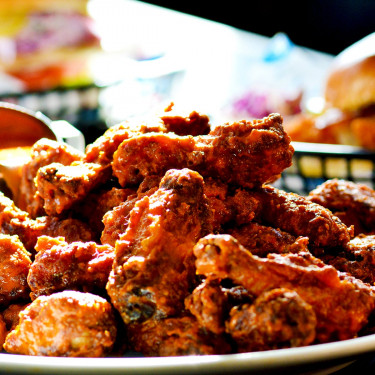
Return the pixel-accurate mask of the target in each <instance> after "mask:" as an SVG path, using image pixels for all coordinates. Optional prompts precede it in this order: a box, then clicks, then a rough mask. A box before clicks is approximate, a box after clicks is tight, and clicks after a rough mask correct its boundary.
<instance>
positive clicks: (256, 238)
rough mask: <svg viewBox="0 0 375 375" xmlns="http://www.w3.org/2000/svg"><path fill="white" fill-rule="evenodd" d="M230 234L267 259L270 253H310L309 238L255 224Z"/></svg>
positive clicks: (232, 230) (232, 231)
mask: <svg viewBox="0 0 375 375" xmlns="http://www.w3.org/2000/svg"><path fill="white" fill-rule="evenodd" d="M227 233H228V234H230V235H231V236H233V237H234V238H236V239H237V240H238V241H239V242H240V243H241V245H242V246H244V247H246V249H247V250H250V251H251V253H252V254H253V255H257V256H260V257H265V256H267V254H270V253H279V254H283V253H285V254H286V253H298V252H300V251H308V248H307V245H308V242H309V240H308V238H307V237H298V238H296V237H294V236H292V235H291V234H289V233H287V232H283V231H281V230H279V229H274V228H271V227H267V226H264V225H260V224H258V223H255V222H250V223H248V224H244V225H242V226H236V227H234V228H230V229H229V230H228V231H227Z"/></svg>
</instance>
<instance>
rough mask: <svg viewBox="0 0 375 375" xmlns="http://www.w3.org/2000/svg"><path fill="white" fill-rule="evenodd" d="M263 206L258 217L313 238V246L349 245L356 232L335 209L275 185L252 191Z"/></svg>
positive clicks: (298, 234) (294, 232)
mask: <svg viewBox="0 0 375 375" xmlns="http://www.w3.org/2000/svg"><path fill="white" fill-rule="evenodd" d="M251 193H252V194H251V195H252V196H253V197H254V198H256V199H258V200H259V202H260V204H259V207H261V210H260V211H259V214H258V216H257V217H255V218H254V221H257V222H261V223H264V224H267V225H270V226H271V227H273V228H279V229H281V230H283V231H285V232H288V233H290V234H292V235H294V236H304V237H308V238H309V244H310V247H311V248H318V247H322V248H325V247H328V248H332V247H337V246H345V245H346V244H347V243H348V242H349V241H350V239H351V238H352V236H353V231H352V228H348V227H347V226H346V225H345V224H344V223H342V222H341V220H340V219H338V218H337V217H336V216H334V215H333V214H332V212H331V211H330V210H328V209H326V208H324V207H323V206H320V205H318V204H316V203H313V202H311V201H310V200H308V199H307V198H305V197H303V196H300V195H298V194H294V193H288V192H285V191H283V190H280V189H277V188H275V187H272V186H263V187H262V188H259V189H257V190H254V191H253V192H251Z"/></svg>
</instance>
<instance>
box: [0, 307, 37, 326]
mask: <svg viewBox="0 0 375 375" xmlns="http://www.w3.org/2000/svg"><path fill="white" fill-rule="evenodd" d="M30 303H31V301H30V302H27V303H12V304H11V305H9V306H8V307H7V308H6V309H5V310H4V311H2V313H1V315H2V317H3V320H4V322H5V325H6V328H7V330H8V331H11V330H13V329H14V328H16V327H17V325H18V323H19V321H20V317H19V314H20V312H21V311H22V310H24V309H25V308H26V307H27V306H29V305H30Z"/></svg>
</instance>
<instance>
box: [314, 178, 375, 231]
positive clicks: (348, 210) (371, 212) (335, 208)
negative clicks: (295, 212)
mask: <svg viewBox="0 0 375 375" xmlns="http://www.w3.org/2000/svg"><path fill="white" fill-rule="evenodd" d="M307 199H309V200H310V201H311V202H315V203H317V204H320V205H321V206H323V207H326V208H328V209H330V210H331V211H332V212H334V213H335V214H336V213H338V214H339V215H340V217H343V220H344V221H345V223H346V224H347V225H348V226H349V225H354V229H355V234H356V235H358V234H359V233H364V232H365V233H369V232H374V230H375V191H374V190H373V189H371V188H369V187H368V186H366V185H364V184H359V183H355V182H352V181H345V180H340V179H332V180H328V181H326V182H324V183H323V184H321V185H320V186H318V187H317V188H316V189H314V190H312V191H311V192H310V193H309V195H308V197H307Z"/></svg>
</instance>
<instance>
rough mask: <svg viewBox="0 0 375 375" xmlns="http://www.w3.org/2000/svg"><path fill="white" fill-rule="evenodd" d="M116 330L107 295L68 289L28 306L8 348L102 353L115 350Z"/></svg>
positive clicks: (47, 352)
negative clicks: (101, 295) (113, 348)
mask: <svg viewBox="0 0 375 375" xmlns="http://www.w3.org/2000/svg"><path fill="white" fill-rule="evenodd" d="M116 332H117V330H116V324H115V317H114V313H113V311H112V307H111V305H110V303H109V302H107V301H106V300H105V299H104V298H101V297H99V296H96V295H94V294H90V293H81V292H76V291H64V292H59V293H55V294H52V295H50V296H41V297H38V298H37V299H36V300H35V301H33V302H32V303H31V304H30V305H29V306H27V307H26V309H24V310H23V311H22V312H21V313H20V320H19V324H18V326H17V327H16V328H15V329H14V330H13V331H11V332H10V333H9V334H8V336H7V337H6V341H5V344H4V349H5V350H6V351H7V352H8V353H13V354H26V355H43V356H55V357H102V356H105V355H107V354H108V353H109V352H110V351H111V349H112V347H113V345H114V342H115V338H116Z"/></svg>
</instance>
